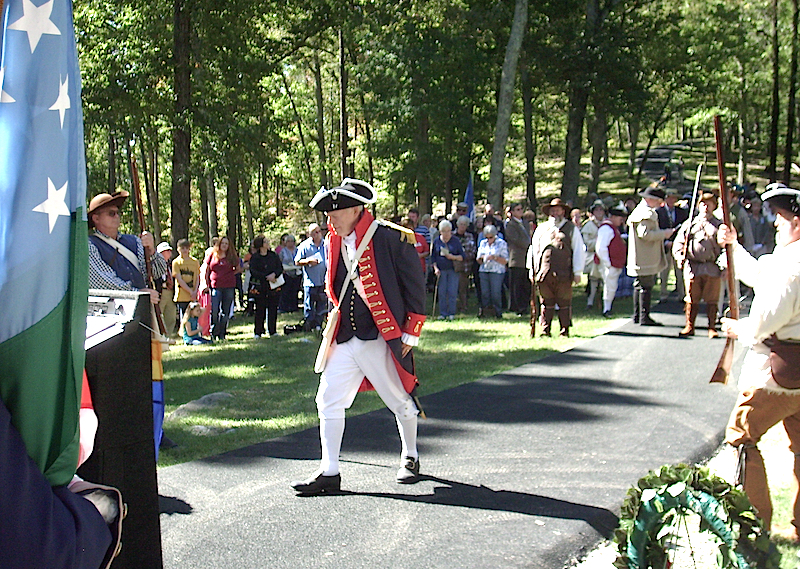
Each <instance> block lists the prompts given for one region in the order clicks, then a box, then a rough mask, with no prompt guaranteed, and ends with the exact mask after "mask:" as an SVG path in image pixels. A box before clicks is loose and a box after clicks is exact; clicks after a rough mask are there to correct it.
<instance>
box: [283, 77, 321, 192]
mask: <svg viewBox="0 0 800 569" xmlns="http://www.w3.org/2000/svg"><path fill="white" fill-rule="evenodd" d="M281 77H282V78H283V86H284V87H285V88H286V96H287V97H289V103H290V104H291V105H292V111H294V117H295V120H296V121H297V134H298V135H299V136H300V145H301V146H302V147H303V163H304V164H305V166H306V173H307V174H308V187H309V188H313V187H314V175H313V174H312V173H311V159H310V158H309V156H308V146H307V145H306V137H305V135H304V134H303V121H302V119H301V118H300V113H299V112H298V111H297V105H295V103H294V97H293V96H292V90H291V88H290V87H289V80H288V79H286V74H285V73H281Z"/></svg>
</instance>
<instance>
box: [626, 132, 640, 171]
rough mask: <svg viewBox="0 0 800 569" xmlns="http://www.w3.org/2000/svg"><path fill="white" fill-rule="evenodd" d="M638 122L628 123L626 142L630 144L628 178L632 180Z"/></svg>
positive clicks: (637, 138)
mask: <svg viewBox="0 0 800 569" xmlns="http://www.w3.org/2000/svg"><path fill="white" fill-rule="evenodd" d="M639 128H640V127H639V121H638V120H636V119H633V120H630V121H628V140H629V142H630V144H631V146H630V149H629V150H630V151H629V152H628V177H629V178H633V169H634V168H635V167H636V147H637V146H638V145H639Z"/></svg>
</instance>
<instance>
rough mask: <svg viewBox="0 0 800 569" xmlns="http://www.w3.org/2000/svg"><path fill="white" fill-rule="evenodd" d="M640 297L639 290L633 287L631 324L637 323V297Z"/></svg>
mask: <svg viewBox="0 0 800 569" xmlns="http://www.w3.org/2000/svg"><path fill="white" fill-rule="evenodd" d="M640 295H641V290H640V289H638V288H636V287H634V288H633V316H632V317H631V318H633V323H634V324H638V323H639V297H640Z"/></svg>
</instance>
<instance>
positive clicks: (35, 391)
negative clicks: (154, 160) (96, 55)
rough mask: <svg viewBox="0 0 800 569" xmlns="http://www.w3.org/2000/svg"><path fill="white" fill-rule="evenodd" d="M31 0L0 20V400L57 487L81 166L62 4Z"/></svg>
mask: <svg viewBox="0 0 800 569" xmlns="http://www.w3.org/2000/svg"><path fill="white" fill-rule="evenodd" d="M35 1H36V3H38V5H37V4H36V3H34V2H33V1H31V0H5V2H4V4H3V11H2V38H1V39H2V43H0V49H2V51H1V52H0V314H2V318H0V366H1V367H2V369H3V373H2V375H0V396H1V397H2V403H4V404H5V405H6V406H7V407H8V409H9V411H10V412H11V416H12V421H13V423H14V425H15V426H16V427H17V429H18V430H19V431H20V433H21V434H22V437H23V440H24V441H25V444H26V448H27V450H28V454H29V455H30V456H31V458H33V459H34V460H35V461H36V463H37V464H38V465H39V467H40V469H41V470H42V472H43V473H45V475H46V476H47V477H48V479H49V480H50V481H51V484H54V485H58V484H65V483H66V482H68V481H69V479H70V478H71V474H70V473H69V472H70V470H71V471H72V474H74V471H75V468H76V466H77V405H78V401H79V395H80V379H81V374H82V368H83V362H84V359H83V357H84V353H83V340H84V339H85V334H86V328H85V322H86V291H87V287H88V277H87V270H88V269H87V264H88V261H87V256H88V253H87V250H88V245H87V233H86V213H85V210H86V164H85V162H86V160H85V155H84V146H83V118H82V115H81V104H80V102H81V101H80V89H81V83H80V72H79V69H78V55H77V50H76V45H75V34H74V32H73V23H72V3H71V2H70V0H47V1H42V0H35ZM76 396H77V397H78V401H76ZM73 406H74V407H73Z"/></svg>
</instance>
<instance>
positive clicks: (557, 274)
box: [527, 198, 586, 336]
mask: <svg viewBox="0 0 800 569" xmlns="http://www.w3.org/2000/svg"><path fill="white" fill-rule="evenodd" d="M542 212H543V213H544V214H545V215H546V216H548V219H547V221H545V222H544V223H542V224H541V225H540V226H539V227H537V228H536V231H535V232H534V233H533V238H532V240H531V247H530V250H529V251H528V263H527V266H528V268H529V269H530V270H531V273H530V276H531V280H535V282H536V284H537V286H538V287H539V302H540V303H541V305H542V335H544V336H549V335H550V326H551V324H552V322H553V316H555V313H556V306H558V321H559V324H560V325H561V335H562V336H569V327H570V323H571V321H572V284H573V283H575V284H578V283H580V282H581V272H582V271H583V263H584V259H585V256H586V247H585V246H584V245H583V237H582V236H581V232H580V229H579V228H578V227H576V226H575V224H574V223H572V222H571V221H570V220H569V219H566V217H565V216H566V214H567V206H566V204H565V203H564V202H563V201H561V198H555V199H553V200H552V201H551V202H550V203H549V204H545V205H544V206H542Z"/></svg>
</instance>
